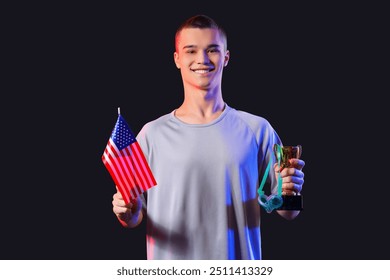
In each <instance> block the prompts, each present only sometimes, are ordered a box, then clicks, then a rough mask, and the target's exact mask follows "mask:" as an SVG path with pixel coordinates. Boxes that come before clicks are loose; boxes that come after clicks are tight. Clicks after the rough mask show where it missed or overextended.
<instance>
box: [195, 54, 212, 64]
mask: <svg viewBox="0 0 390 280" xmlns="http://www.w3.org/2000/svg"><path fill="white" fill-rule="evenodd" d="M209 61H210V59H209V56H208V53H207V51H201V52H198V55H197V57H196V62H197V63H198V64H207V63H208V62H209Z"/></svg>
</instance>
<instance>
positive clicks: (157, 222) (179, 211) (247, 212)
mask: <svg viewBox="0 0 390 280" xmlns="http://www.w3.org/2000/svg"><path fill="white" fill-rule="evenodd" d="M137 140H138V142H139V144H140V146H141V148H142V150H143V152H144V154H145V156H146V158H147V160H148V162H149V165H150V167H151V170H152V172H153V175H154V176H155V179H156V181H157V186H155V187H153V188H151V189H149V190H148V191H147V192H146V193H145V198H146V200H144V202H146V203H145V205H144V206H145V207H146V208H144V211H145V217H146V218H147V236H146V238H147V240H146V241H147V258H148V259H159V260H161V259H198V260H207V259H261V233H260V205H259V203H258V201H257V197H258V194H257V189H258V187H259V182H260V180H261V179H262V177H263V173H264V171H265V169H266V166H267V164H268V160H273V161H274V160H275V159H274V156H273V152H272V147H273V144H274V143H278V144H281V141H280V139H279V137H278V135H277V133H276V132H275V131H274V129H273V128H272V126H271V125H270V124H269V122H268V121H267V120H266V119H264V118H262V117H259V116H256V115H253V114H250V113H247V112H243V111H239V110H236V109H233V108H231V107H229V106H228V105H226V106H225V110H224V111H223V112H222V114H221V115H220V116H219V117H218V118H217V119H215V120H214V121H212V122H210V123H208V124H187V123H184V122H182V121H181V120H179V119H178V118H176V117H175V115H174V111H173V112H171V113H169V114H166V115H164V116H162V117H160V118H158V119H156V120H154V121H151V122H149V123H147V124H146V125H145V126H144V127H143V128H142V130H141V131H140V133H139V134H138V136H137ZM270 189H272V193H276V192H277V183H276V179H275V176H274V173H273V169H272V168H271V171H270V172H269V176H268V179H267V184H266V185H265V187H264V191H265V192H266V193H267V192H271V190H270Z"/></svg>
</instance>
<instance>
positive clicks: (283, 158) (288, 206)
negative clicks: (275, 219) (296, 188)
mask: <svg viewBox="0 0 390 280" xmlns="http://www.w3.org/2000/svg"><path fill="white" fill-rule="evenodd" d="M274 153H275V156H276V159H277V160H278V164H279V166H280V167H281V168H288V167H291V165H290V162H289V159H292V158H298V159H299V158H300V157H301V155H302V146H301V145H297V146H279V145H278V144H275V145H274ZM280 180H281V178H280ZM279 184H281V182H279ZM282 199H283V204H282V206H280V207H279V208H278V209H277V210H303V196H302V195H301V194H300V193H297V194H296V195H282Z"/></svg>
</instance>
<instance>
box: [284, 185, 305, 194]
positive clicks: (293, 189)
mask: <svg viewBox="0 0 390 280" xmlns="http://www.w3.org/2000/svg"><path fill="white" fill-rule="evenodd" d="M282 191H288V192H295V193H300V192H301V191H302V185H301V184H295V183H292V182H289V183H283V184H282Z"/></svg>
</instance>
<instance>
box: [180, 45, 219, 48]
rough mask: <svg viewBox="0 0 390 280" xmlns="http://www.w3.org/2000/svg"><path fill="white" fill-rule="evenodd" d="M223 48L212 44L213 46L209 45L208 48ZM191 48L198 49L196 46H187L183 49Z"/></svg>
mask: <svg viewBox="0 0 390 280" xmlns="http://www.w3.org/2000/svg"><path fill="white" fill-rule="evenodd" d="M220 47H221V46H220V45H218V44H211V45H208V46H207V48H208V49H209V48H220ZM191 48H197V46H196V45H187V46H184V47H183V49H191Z"/></svg>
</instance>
